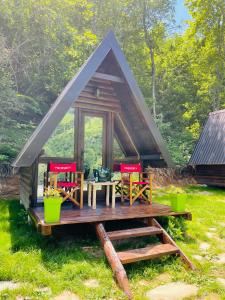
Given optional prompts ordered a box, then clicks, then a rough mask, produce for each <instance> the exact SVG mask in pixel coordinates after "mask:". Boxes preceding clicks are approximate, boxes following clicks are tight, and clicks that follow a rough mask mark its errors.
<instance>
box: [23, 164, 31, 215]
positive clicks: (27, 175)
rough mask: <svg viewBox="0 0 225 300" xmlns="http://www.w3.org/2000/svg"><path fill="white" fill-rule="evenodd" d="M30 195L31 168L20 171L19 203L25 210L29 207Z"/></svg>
mask: <svg viewBox="0 0 225 300" xmlns="http://www.w3.org/2000/svg"><path fill="white" fill-rule="evenodd" d="M31 195H32V167H23V168H21V169H20V203H21V204H23V205H24V207H25V208H26V209H27V208H29V207H30V202H31Z"/></svg>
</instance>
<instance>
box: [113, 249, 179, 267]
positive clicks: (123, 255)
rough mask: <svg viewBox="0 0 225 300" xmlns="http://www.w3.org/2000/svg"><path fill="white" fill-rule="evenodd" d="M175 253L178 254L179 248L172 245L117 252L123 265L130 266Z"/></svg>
mask: <svg viewBox="0 0 225 300" xmlns="http://www.w3.org/2000/svg"><path fill="white" fill-rule="evenodd" d="M175 253H178V248H177V247H175V246H173V245H171V244H156V245H151V246H148V247H145V248H140V249H132V250H126V251H121V252H117V255H118V257H119V259H120V261H121V263H122V264H129V263H132V262H136V261H140V260H147V259H153V258H157V257H161V256H164V255H169V254H175Z"/></svg>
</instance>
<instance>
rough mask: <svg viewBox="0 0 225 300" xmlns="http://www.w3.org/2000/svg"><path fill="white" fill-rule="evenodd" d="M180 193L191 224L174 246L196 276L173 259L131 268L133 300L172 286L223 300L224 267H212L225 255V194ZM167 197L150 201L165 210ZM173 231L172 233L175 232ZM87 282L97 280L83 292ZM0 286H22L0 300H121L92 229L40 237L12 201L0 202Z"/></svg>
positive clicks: (166, 193) (166, 192)
mask: <svg viewBox="0 0 225 300" xmlns="http://www.w3.org/2000/svg"><path fill="white" fill-rule="evenodd" d="M184 190H185V192H187V193H188V201H187V210H189V211H191V212H192V214H193V221H187V222H186V225H187V235H186V236H185V238H184V239H183V240H177V243H178V245H179V246H180V247H181V248H182V249H183V250H184V252H185V253H186V254H187V255H188V256H189V258H190V259H191V260H192V261H193V262H194V264H195V265H196V267H197V271H194V272H193V271H192V272H191V271H189V270H187V269H185V267H184V265H183V264H182V263H181V261H180V260H179V259H176V258H173V257H167V258H163V259H158V260H154V261H145V262H140V263H135V264H131V265H129V266H127V267H126V270H127V274H128V277H129V280H130V283H131V287H132V290H133V292H134V296H135V297H134V299H142V300H144V299H146V298H145V294H146V291H148V290H150V289H151V288H154V287H156V286H158V285H159V284H163V283H168V282H172V281H183V282H187V283H190V284H196V285H197V286H198V287H199V295H198V298H197V299H225V288H223V287H222V286H221V284H220V283H218V282H217V278H225V265H224V264H219V263H217V262H216V259H217V257H218V255H219V254H221V253H225V191H224V190H221V189H212V188H204V187H193V186H189V187H186V188H185V189H184ZM171 196H172V193H171V190H170V188H164V189H160V190H157V191H155V193H154V201H155V202H161V203H164V204H168V203H169V199H170V198H171ZM173 231H174V232H175V233H176V228H175V229H173ZM178 233H179V232H178ZM202 243H204V244H203V245H206V246H207V244H209V245H208V249H206V250H204V249H203V250H201V249H200V246H202ZM90 246H91V247H92V248H90V249H89V248H86V247H90ZM87 249H89V251H87ZM196 255H197V256H196ZM198 256H200V258H201V260H198ZM87 279H97V280H98V282H99V286H97V287H95V288H90V287H87V286H86V285H85V284H84V283H85V280H87ZM0 280H13V281H15V282H19V283H21V285H20V287H18V288H17V289H15V290H4V291H2V292H0V299H10V300H11V299H16V296H18V295H21V296H23V297H28V298H27V299H51V298H53V297H54V296H55V295H58V294H60V293H61V292H62V291H64V290H67V291H72V292H73V293H75V294H76V295H78V296H79V297H80V298H81V299H125V297H124V295H123V293H122V292H121V291H120V290H119V289H118V288H117V286H116V284H115V282H114V280H113V277H112V272H111V269H110V267H109V266H108V263H107V261H106V259H105V257H104V255H103V253H102V251H101V248H100V245H99V242H98V240H97V239H96V237H95V232H94V231H93V229H92V228H91V227H88V226H69V227H65V228H61V229H58V230H57V231H56V232H54V235H53V236H52V237H50V238H49V237H43V236H41V235H39V234H38V233H37V232H36V229H35V228H33V227H32V226H30V225H28V224H27V217H26V213H25V212H24V210H23V209H22V207H21V206H20V205H19V202H18V201H16V200H11V201H3V200H2V201H1V200H0ZM43 287H49V288H50V289H51V291H52V294H51V296H50V295H48V294H45V293H42V292H41V290H40V288H43Z"/></svg>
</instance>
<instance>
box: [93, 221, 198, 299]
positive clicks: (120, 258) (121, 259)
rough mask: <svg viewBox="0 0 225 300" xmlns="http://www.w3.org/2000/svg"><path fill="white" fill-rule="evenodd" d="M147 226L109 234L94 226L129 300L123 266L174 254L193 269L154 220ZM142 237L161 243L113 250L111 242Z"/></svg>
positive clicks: (130, 295) (102, 227) (129, 292)
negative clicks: (148, 237) (154, 237)
mask: <svg viewBox="0 0 225 300" xmlns="http://www.w3.org/2000/svg"><path fill="white" fill-rule="evenodd" d="M148 224H149V226H145V227H140V228H130V229H124V230H116V231H110V232H106V231H105V228H104V226H103V224H102V223H96V225H95V227H96V232H97V235H98V237H99V239H100V241H101V244H102V247H103V249H104V251H105V255H106V257H107V259H108V262H109V264H110V265H111V267H112V269H113V272H114V275H115V277H116V278H117V281H118V283H119V285H120V287H121V288H122V289H123V291H124V292H125V294H126V295H127V297H128V298H129V299H132V292H131V290H130V286H129V281H128V278H127V275H126V271H125V269H124V267H123V265H124V264H129V263H133V262H137V261H141V260H149V259H154V258H158V257H162V256H165V255H171V254H173V255H174V254H176V255H178V256H179V257H180V258H181V259H182V261H183V262H184V263H185V264H186V265H187V266H188V267H189V268H190V269H191V270H194V269H195V267H194V266H193V264H192V263H191V261H190V260H189V259H188V257H187V256H186V255H185V254H184V253H183V251H182V250H181V249H180V248H179V247H178V246H177V244H176V243H175V242H174V241H173V239H172V238H171V237H170V236H169V235H168V233H167V232H166V231H165V230H164V229H163V228H162V226H161V225H160V224H159V223H158V222H157V221H156V220H155V219H154V218H149V219H148ZM144 236H145V237H146V236H158V237H159V240H160V242H161V243H157V244H152V245H149V246H147V247H145V248H139V249H129V250H125V251H118V252H117V251H116V250H115V248H114V246H113V244H112V241H115V240H123V239H128V238H134V237H144Z"/></svg>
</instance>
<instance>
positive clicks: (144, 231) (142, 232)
mask: <svg viewBox="0 0 225 300" xmlns="http://www.w3.org/2000/svg"><path fill="white" fill-rule="evenodd" d="M161 233H162V229H160V228H158V227H156V226H148V227H140V228H132V229H124V230H115V231H108V232H107V235H108V237H109V238H110V240H112V241H115V240H122V239H128V238H132V237H139V236H151V235H157V234H161Z"/></svg>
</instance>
